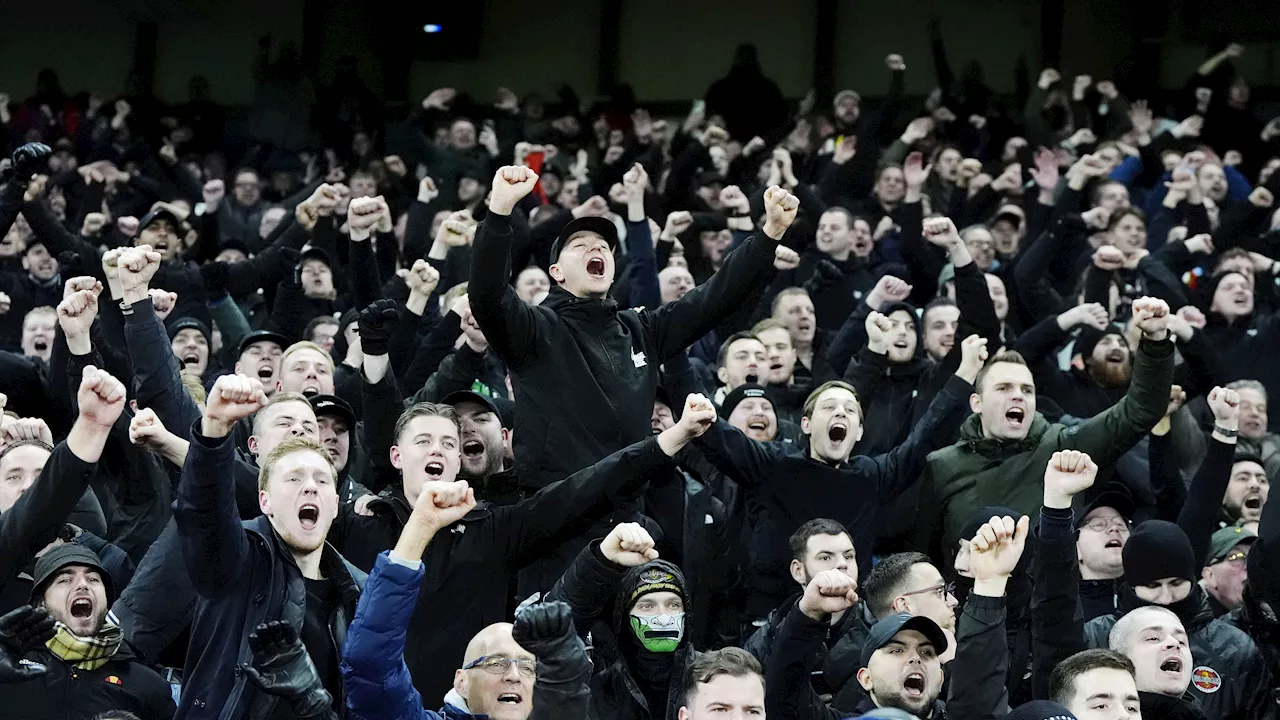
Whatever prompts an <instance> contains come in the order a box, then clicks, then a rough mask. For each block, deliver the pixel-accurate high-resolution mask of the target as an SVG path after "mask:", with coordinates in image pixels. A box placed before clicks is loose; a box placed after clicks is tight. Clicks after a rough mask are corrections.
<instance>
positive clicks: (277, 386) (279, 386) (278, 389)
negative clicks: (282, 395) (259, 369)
mask: <svg viewBox="0 0 1280 720" xmlns="http://www.w3.org/2000/svg"><path fill="white" fill-rule="evenodd" d="M276 372H280V368H279V367H277V368H276ZM281 390H284V384H283V383H281V382H280V381H279V380H277V381H276V392H280V391H281Z"/></svg>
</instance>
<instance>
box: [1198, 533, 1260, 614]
mask: <svg viewBox="0 0 1280 720" xmlns="http://www.w3.org/2000/svg"><path fill="white" fill-rule="evenodd" d="M1257 539H1258V536H1257V535H1256V534H1255V533H1254V532H1253V531H1252V530H1248V529H1246V528H1243V527H1239V526H1236V525H1232V526H1230V527H1224V528H1222V529H1221V530H1218V531H1217V532H1215V533H1214V534H1213V537H1212V538H1210V539H1209V561H1208V562H1207V563H1206V564H1205V566H1204V569H1202V570H1201V571H1200V586H1201V587H1203V588H1204V589H1205V592H1206V593H1207V594H1208V595H1209V607H1211V608H1213V616H1214V617H1222V616H1223V615H1226V614H1227V613H1229V612H1231V611H1232V610H1235V609H1236V608H1238V607H1240V606H1241V605H1243V604H1244V581H1245V576H1246V574H1247V567H1246V565H1245V562H1246V559H1247V558H1248V557H1249V548H1250V547H1251V546H1252V545H1253V541H1254V540H1257Z"/></svg>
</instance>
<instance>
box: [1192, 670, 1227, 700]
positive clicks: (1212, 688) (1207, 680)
mask: <svg viewBox="0 0 1280 720" xmlns="http://www.w3.org/2000/svg"><path fill="white" fill-rule="evenodd" d="M1191 684H1192V685H1195V686H1196V689H1197V690H1199V691H1200V692H1202V693H1206V694H1213V693H1216V692H1218V688H1220V687H1222V676H1221V675H1219V674H1218V671H1217V670H1214V669H1213V668H1211V667H1209V666H1208V665H1200V666H1199V667H1197V668H1196V669H1195V670H1192V671H1191Z"/></svg>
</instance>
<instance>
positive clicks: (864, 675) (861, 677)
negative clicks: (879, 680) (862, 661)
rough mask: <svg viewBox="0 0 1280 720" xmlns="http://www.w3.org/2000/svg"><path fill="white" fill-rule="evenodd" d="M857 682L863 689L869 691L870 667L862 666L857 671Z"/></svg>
mask: <svg viewBox="0 0 1280 720" xmlns="http://www.w3.org/2000/svg"><path fill="white" fill-rule="evenodd" d="M858 684H859V685H861V686H862V689H863V690H866V691H867V692H871V670H870V669H868V668H862V669H861V670H859V671H858Z"/></svg>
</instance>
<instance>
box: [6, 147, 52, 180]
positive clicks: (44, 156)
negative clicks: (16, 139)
mask: <svg viewBox="0 0 1280 720" xmlns="http://www.w3.org/2000/svg"><path fill="white" fill-rule="evenodd" d="M52 154H53V148H51V147H49V146H48V145H45V144H44V143H38V142H29V143H27V144H25V145H20V146H18V149H17V150H14V151H13V174H14V176H15V177H17V179H18V182H21V183H23V184H24V185H25V184H26V183H27V181H28V180H30V179H31V176H32V175H35V174H37V173H47V172H48V171H49V156H50V155H52Z"/></svg>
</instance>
